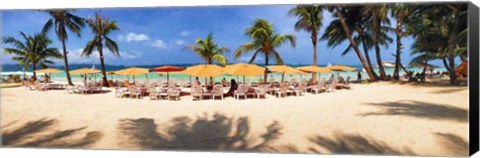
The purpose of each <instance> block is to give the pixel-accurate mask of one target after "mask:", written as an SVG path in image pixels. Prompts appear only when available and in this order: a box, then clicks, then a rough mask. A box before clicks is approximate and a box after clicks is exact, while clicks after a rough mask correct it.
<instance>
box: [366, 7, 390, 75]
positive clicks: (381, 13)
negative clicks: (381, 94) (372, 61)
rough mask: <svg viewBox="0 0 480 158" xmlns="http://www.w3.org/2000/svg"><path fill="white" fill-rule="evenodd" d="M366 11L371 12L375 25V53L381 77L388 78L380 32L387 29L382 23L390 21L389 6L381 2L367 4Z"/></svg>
mask: <svg viewBox="0 0 480 158" xmlns="http://www.w3.org/2000/svg"><path fill="white" fill-rule="evenodd" d="M365 11H366V12H369V13H370V15H371V17H372V18H373V19H372V23H373V24H372V26H373V30H372V32H373V44H374V46H375V55H376V58H377V65H378V69H379V71H380V79H381V80H385V79H386V78H387V75H386V73H385V68H384V67H383V62H382V57H381V53H380V34H381V32H382V31H385V29H384V30H382V29H381V27H382V23H389V20H388V17H387V13H388V7H387V5H386V4H381V5H367V7H365Z"/></svg>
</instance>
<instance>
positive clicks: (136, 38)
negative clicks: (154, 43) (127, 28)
mask: <svg viewBox="0 0 480 158" xmlns="http://www.w3.org/2000/svg"><path fill="white" fill-rule="evenodd" d="M149 39H150V38H149V37H148V36H147V35H145V34H136V33H133V32H130V33H128V34H127V35H120V36H118V40H119V41H126V42H132V41H133V42H141V41H148V40H149Z"/></svg>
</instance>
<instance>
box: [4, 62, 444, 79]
mask: <svg viewBox="0 0 480 158" xmlns="http://www.w3.org/2000/svg"><path fill="white" fill-rule="evenodd" d="M192 65H195V64H180V65H174V66H180V67H188V66H192ZM158 66H160V65H151V66H136V67H143V68H154V67H158ZM260 66H262V65H260ZM289 66H292V67H300V66H308V65H289ZM320 66H322V67H323V66H326V65H320ZM347 66H351V67H355V68H357V69H358V71H346V72H333V71H332V72H328V73H318V74H317V76H318V77H317V78H320V79H321V78H326V79H328V78H330V76H331V75H335V76H337V75H341V76H342V77H344V78H346V77H348V76H350V77H351V80H356V79H357V74H358V72H360V73H361V76H362V79H367V78H368V75H367V73H366V72H364V71H362V66H359V65H347ZM82 67H88V68H92V67H95V68H96V69H100V65H94V66H93V65H86V64H85V65H82V64H78V65H71V66H70V69H71V70H74V69H78V68H82ZM128 67H129V66H128ZM53 68H58V69H63V67H55V66H53ZM124 68H127V66H110V65H107V66H106V70H107V71H116V70H121V69H124ZM407 69H408V70H409V71H413V72H421V71H422V68H407ZM21 71H22V69H21V68H19V67H17V66H12V65H3V66H2V72H1V74H2V77H6V74H9V73H12V72H17V73H18V72H21ZM374 71H375V72H377V73H378V72H379V71H378V68H374ZM393 71H394V68H385V72H386V73H387V75H393ZM434 71H440V72H442V71H446V69H445V68H444V67H439V68H435V69H434ZM27 72H28V71H27ZM400 75H401V76H403V75H404V71H403V70H401V71H400ZM50 76H51V78H52V79H53V80H54V81H62V82H63V81H66V73H55V74H50ZM268 76H269V79H268V80H270V78H271V77H274V78H275V80H276V81H280V80H281V77H282V74H277V73H270V74H269V75H268ZM37 77H39V78H42V77H43V74H38V76H37ZM71 77H72V80H73V82H82V80H83V77H82V75H71ZM87 77H88V78H90V79H92V80H97V81H98V80H101V74H93V75H87ZM134 77H135V80H136V81H141V82H142V81H147V80H148V81H150V82H156V81H159V80H161V81H166V80H167V75H166V74H159V73H156V72H151V73H148V74H146V75H136V76H134ZM169 77H170V79H172V80H176V81H190V80H194V79H195V77H192V76H189V75H185V74H179V73H170V74H169ZM311 77H312V75H311V74H302V75H300V74H286V75H285V80H287V81H289V80H291V78H296V79H297V81H299V80H301V79H303V78H305V79H310V78H311ZM107 78H108V79H109V80H120V81H122V80H126V79H129V80H130V81H131V80H133V76H121V75H107ZM223 78H226V79H227V80H228V81H230V80H231V79H235V80H237V81H239V82H242V81H243V76H236V75H229V74H224V75H221V76H217V77H214V81H215V82H220V81H221V80H222V79H223ZM262 78H263V75H261V76H249V77H245V79H246V80H249V81H250V82H257V81H258V80H259V79H262ZM200 81H202V82H204V81H205V80H204V78H202V79H200Z"/></svg>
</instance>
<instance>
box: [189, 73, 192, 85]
mask: <svg viewBox="0 0 480 158" xmlns="http://www.w3.org/2000/svg"><path fill="white" fill-rule="evenodd" d="M188 76H189V77H190V84H192V76H190V75H188Z"/></svg>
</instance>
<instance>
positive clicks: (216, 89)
mask: <svg viewBox="0 0 480 158" xmlns="http://www.w3.org/2000/svg"><path fill="white" fill-rule="evenodd" d="M215 97H220V98H221V99H222V100H223V86H222V85H215V86H213V93H212V98H213V100H215Z"/></svg>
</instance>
